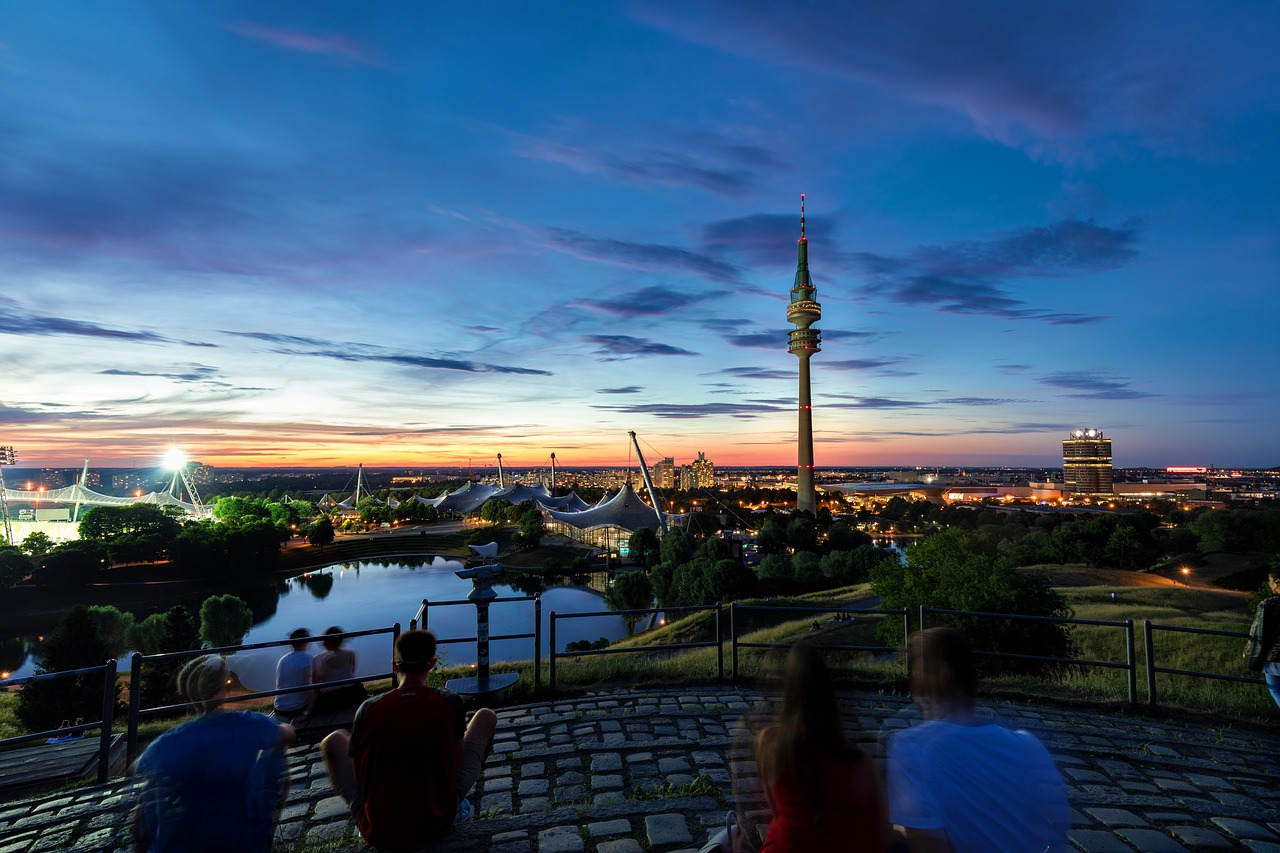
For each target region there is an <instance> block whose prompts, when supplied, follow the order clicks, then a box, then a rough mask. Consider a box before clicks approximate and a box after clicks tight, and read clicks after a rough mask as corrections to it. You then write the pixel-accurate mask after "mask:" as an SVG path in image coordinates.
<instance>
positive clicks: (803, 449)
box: [787, 193, 822, 514]
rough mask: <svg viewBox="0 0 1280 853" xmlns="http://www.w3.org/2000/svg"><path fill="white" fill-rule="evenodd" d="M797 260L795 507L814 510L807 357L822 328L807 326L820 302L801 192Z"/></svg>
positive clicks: (792, 307)
mask: <svg viewBox="0 0 1280 853" xmlns="http://www.w3.org/2000/svg"><path fill="white" fill-rule="evenodd" d="M797 242H798V243H799V244H800V248H799V262H798V263H797V264H796V281H795V284H793V285H792V286H791V304H789V305H788V306H787V322H789V323H791V324H793V325H794V326H795V328H794V329H791V330H790V331H789V332H787V349H788V350H789V351H790V352H791V354H792V355H794V356H795V357H796V358H798V359H800V430H799V432H798V434H797V435H796V445H797V451H798V452H797V457H798V459H797V465H796V509H797V510H808V511H809V512H812V513H815V514H816V513H817V511H818V497H817V492H816V491H814V488H813V401H812V400H811V399H810V397H809V359H810V357H812V356H813V354H814V353H816V352H820V351H821V347H819V346H818V344H820V343H822V330H821V329H813V328H810V327H811V326H812V325H813V324H814V323H816V322H817V321H818V320H820V319H822V306H821V305H819V304H818V303H817V301H816V300H815V299H814V298H813V297H814V296H816V295H817V293H818V291H817V289H816V288H814V286H813V283H812V282H811V281H810V280H809V241H808V239H807V238H806V237H805V236H804V193H801V194H800V239H799V240H798V241H797Z"/></svg>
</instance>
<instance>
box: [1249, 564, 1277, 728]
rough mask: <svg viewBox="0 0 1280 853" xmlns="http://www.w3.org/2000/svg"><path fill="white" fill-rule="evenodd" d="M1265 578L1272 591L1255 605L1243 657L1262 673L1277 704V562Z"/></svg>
mask: <svg viewBox="0 0 1280 853" xmlns="http://www.w3.org/2000/svg"><path fill="white" fill-rule="evenodd" d="M1267 582H1268V584H1269V585H1270V586H1271V592H1272V595H1271V597H1270V598H1267V599H1264V600H1263V602H1262V603H1261V604H1259V605H1258V612H1257V614H1256V615H1254V617H1253V627H1252V628H1250V629H1249V648H1248V650H1247V651H1246V652H1245V659H1246V663H1248V665H1249V669H1252V670H1253V671H1254V672H1261V673H1262V677H1263V678H1265V679H1266V680H1267V689H1268V690H1270V691H1271V698H1272V699H1274V700H1275V702H1276V704H1277V705H1280V565H1277V566H1273V567H1272V569H1271V574H1270V575H1269V576H1268V578H1267Z"/></svg>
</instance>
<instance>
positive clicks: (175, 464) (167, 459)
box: [163, 447, 201, 509]
mask: <svg viewBox="0 0 1280 853" xmlns="http://www.w3.org/2000/svg"><path fill="white" fill-rule="evenodd" d="M163 464H164V467H165V469H166V470H168V471H172V472H173V481H172V482H171V483H169V494H171V495H173V493H174V491H175V490H176V489H177V488H178V479H179V478H181V479H182V485H183V486H185V487H186V490H187V494H188V495H189V496H190V497H191V503H192V504H193V505H195V507H196V509H201V504H200V495H199V494H198V493H197V492H196V487H195V485H193V484H192V482H191V478H190V477H188V476H187V454H185V453H183V452H182V451H181V450H179V449H178V448H176V447H170V448H169V449H168V451H166V452H165V454H164V460H163ZM174 497H176V498H179V499H180V498H181V496H180V495H174Z"/></svg>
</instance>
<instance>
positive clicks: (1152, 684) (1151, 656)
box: [1142, 619, 1156, 708]
mask: <svg viewBox="0 0 1280 853" xmlns="http://www.w3.org/2000/svg"><path fill="white" fill-rule="evenodd" d="M1142 644H1143V645H1144V646H1146V649H1145V651H1146V656H1147V704H1148V705H1150V706H1151V707H1152V708H1154V707H1155V706H1156V650H1155V647H1154V646H1153V645H1152V643H1151V620H1150V619H1143V620H1142Z"/></svg>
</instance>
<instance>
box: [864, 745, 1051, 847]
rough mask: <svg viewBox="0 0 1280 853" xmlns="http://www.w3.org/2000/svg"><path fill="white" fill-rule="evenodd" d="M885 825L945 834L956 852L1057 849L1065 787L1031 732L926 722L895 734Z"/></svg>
mask: <svg viewBox="0 0 1280 853" xmlns="http://www.w3.org/2000/svg"><path fill="white" fill-rule="evenodd" d="M890 756H891V757H890V761H889V771H888V787H889V802H890V804H891V805H890V820H891V821H892V822H893V823H895V824H898V825H901V826H909V827H912V828H916V829H923V830H944V831H945V832H946V835H947V838H948V839H949V840H950V842H951V845H952V846H953V847H954V848H955V850H956V851H957V853H964V851H974V853H978V851H982V853H990V852H991V851H1017V850H1027V851H1036V853H1040V851H1044V850H1056V849H1059V845H1060V844H1061V841H1062V839H1063V838H1064V836H1065V833H1066V831H1067V830H1068V829H1069V827H1070V821H1071V818H1070V812H1069V811H1068V807H1067V801H1066V786H1065V785H1064V784H1063V782H1062V777H1061V776H1060V775H1059V773H1058V770H1057V768H1056V767H1054V764H1053V759H1052V758H1051V757H1050V756H1049V753H1048V751H1047V750H1046V749H1045V748H1044V745H1043V744H1041V743H1040V741H1039V740H1037V739H1036V737H1035V736H1034V735H1032V734H1031V733H1029V732H1025V731H1013V730H1010V729H1006V728H1004V727H1003V726H999V725H996V724H995V723H993V722H983V723H979V724H976V725H960V724H957V723H953V722H949V721H947V720H931V721H928V722H925V723H923V724H922V725H919V726H917V727H915V728H913V729H908V730H906V731H903V732H900V733H898V734H896V735H894V737H893V740H892V743H891V746H890Z"/></svg>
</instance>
